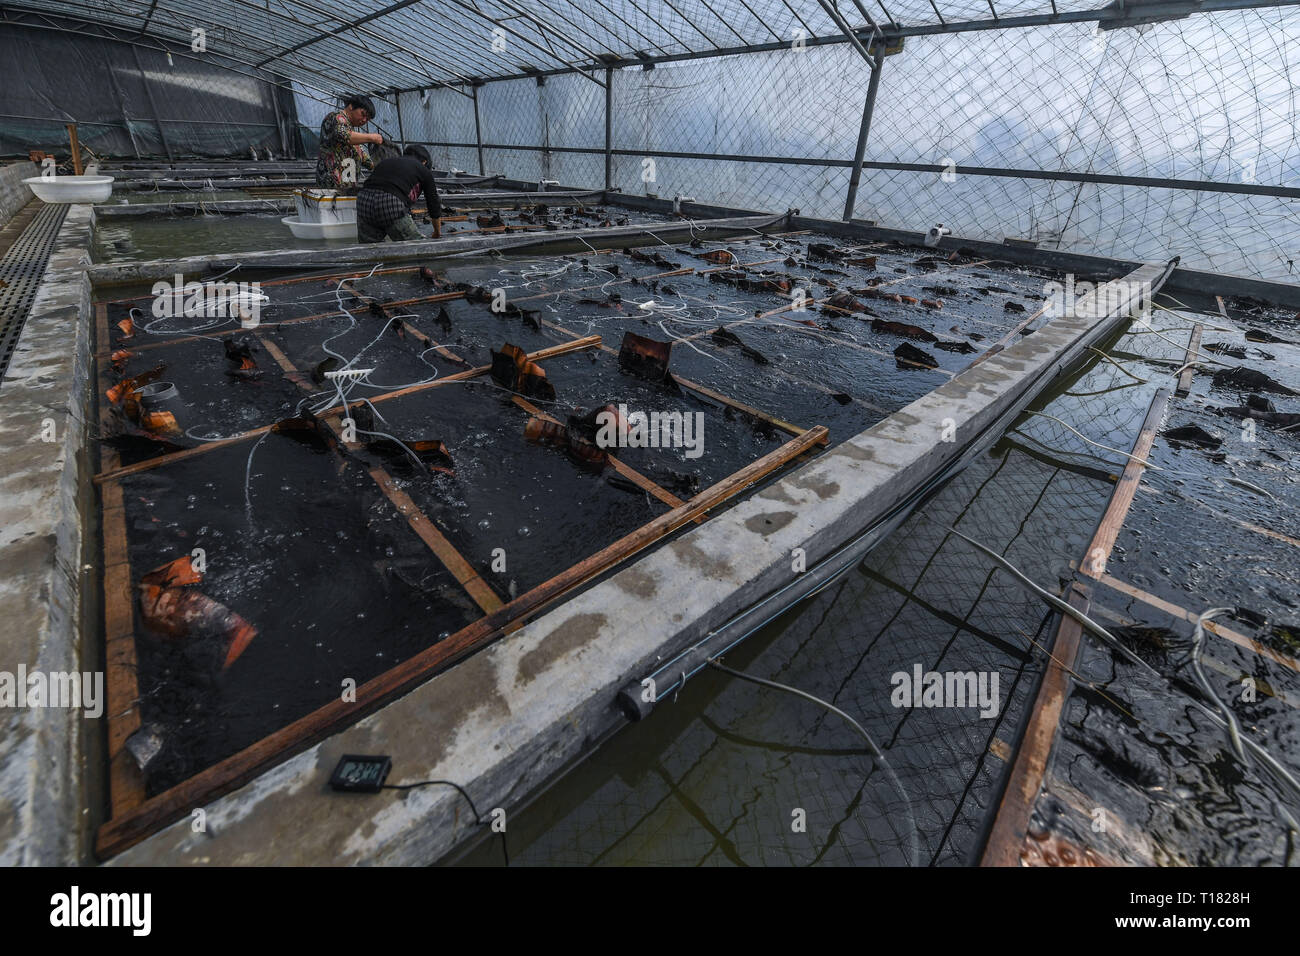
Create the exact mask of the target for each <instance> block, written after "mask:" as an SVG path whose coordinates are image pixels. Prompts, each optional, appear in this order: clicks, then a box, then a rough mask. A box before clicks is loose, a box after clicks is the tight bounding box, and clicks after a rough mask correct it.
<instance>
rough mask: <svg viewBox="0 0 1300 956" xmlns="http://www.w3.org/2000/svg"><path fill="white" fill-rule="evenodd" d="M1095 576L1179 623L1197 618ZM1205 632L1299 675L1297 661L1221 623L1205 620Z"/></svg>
mask: <svg viewBox="0 0 1300 956" xmlns="http://www.w3.org/2000/svg"><path fill="white" fill-rule="evenodd" d="M1095 577H1096V579H1097V581H1098V582H1100V583H1101V584H1103V585H1105V586H1106V587H1108V588H1110V589H1111V590H1112V591H1115V592H1116V593H1118V594H1123V595H1124V596H1125V597H1127V598H1131V599H1132V600H1134V601H1141V602H1142V603H1143V604H1145V605H1147V606H1148V607H1153V608H1155V609H1156V610H1158V611H1163V612H1164V613H1166V614H1168V615H1169V616H1170V617H1174V618H1177V619H1178V620H1180V621H1186V622H1188V623H1189V624H1195V623H1196V619H1197V617H1198V616H1199V615H1198V614H1196V613H1195V612H1194V611H1189V610H1188V609H1187V608H1185V607H1180V606H1179V605H1177V604H1174V603H1173V602H1172V601H1166V600H1165V599H1164V598H1162V597H1159V596H1158V595H1155V594H1151V593H1150V592H1147V591H1143V590H1142V589H1141V588H1137V587H1134V586H1133V585H1131V584H1129V583H1128V582H1126V581H1121V580H1120V579H1119V578H1116V577H1113V576H1111V575H1109V574H1104V573H1103V574H1101V575H1097V576H1095ZM1205 630H1206V631H1208V632H1209V633H1211V634H1213V635H1215V636H1216V637H1221V638H1223V639H1224V640H1225V641H1229V642H1231V643H1233V644H1236V645H1237V646H1238V647H1240V648H1243V649H1245V650H1248V651H1252V652H1254V653H1256V654H1258V655H1259V656H1260V657H1265V658H1268V660H1270V661H1272V662H1273V663H1274V664H1277V665H1278V666H1279V667H1285V668H1286V669H1287V670H1289V671H1292V672H1294V673H1297V674H1300V661H1297V660H1296V659H1295V658H1294V657H1291V656H1289V655H1287V654H1283V653H1281V652H1280V651H1275V650H1273V648H1271V647H1267V646H1265V645H1263V644H1261V643H1260V642H1259V641H1257V640H1255V639H1254V638H1251V637H1247V636H1246V635H1245V634H1242V633H1241V632H1240V631H1234V630H1233V629H1232V628H1230V627H1228V626H1227V625H1225V624H1222V623H1220V622H1218V621H1206V622H1205Z"/></svg>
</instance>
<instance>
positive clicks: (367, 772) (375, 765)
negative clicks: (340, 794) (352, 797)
mask: <svg viewBox="0 0 1300 956" xmlns="http://www.w3.org/2000/svg"><path fill="white" fill-rule="evenodd" d="M392 769H393V759H392V758H391V757H368V756H365V755H363V754H344V755H343V756H342V757H340V758H339V763H338V766H337V767H335V768H334V775H333V776H332V777H330V786H331V787H332V788H333V789H335V790H342V791H344V792H347V793H378V792H379V791H380V790H382V789H383V786H384V781H385V780H387V779H388V771H390V770H392Z"/></svg>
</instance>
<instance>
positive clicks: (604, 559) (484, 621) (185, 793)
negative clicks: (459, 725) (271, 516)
mask: <svg viewBox="0 0 1300 956" xmlns="http://www.w3.org/2000/svg"><path fill="white" fill-rule="evenodd" d="M825 431H826V430H825V429H824V428H821V427H817V428H813V429H810V430H809V431H808V432H806V433H804V434H803V435H801V436H799V437H798V438H794V439H791V440H790V441H789V442H787V443H786V444H784V445H782V446H781V447H780V448H778V449H776V450H774V451H772V452H770V453H769V454H767V455H764V456H763V457H762V458H760V459H758V460H757V461H754V462H751V463H750V464H749V465H746V466H745V467H744V468H742V469H740V470H739V471H737V472H736V473H735V474H733V475H730V476H729V477H727V478H724V479H723V480H722V481H720V482H718V483H717V484H715V485H712V486H711V487H709V488H707V489H705V490H704V491H702V492H700V494H698V495H696V496H695V497H694V498H692V499H691V500H690V501H688V502H685V503H683V504H682V505H681V506H680V507H677V508H674V509H673V510H671V511H669V512H666V513H665V514H662V515H660V516H659V517H657V518H655V519H654V520H652V521H651V522H649V523H648V524H646V525H644V526H643V527H641V528H638V529H637V530H636V531H633V532H632V533H631V534H629V535H626V536H624V537H622V538H620V539H619V540H618V541H615V542H614V543H613V544H611V545H609V546H607V547H605V548H603V549H602V550H600V551H599V552H597V553H596V554H594V555H592V556H591V557H589V558H587V559H586V560H585V561H582V562H579V563H578V564H576V565H574V566H573V567H571V568H569V569H568V570H567V571H563V572H561V573H560V574H558V575H556V576H555V577H553V578H551V579H550V580H549V581H546V582H544V583H542V584H540V585H538V586H537V587H535V588H533V589H532V590H530V591H527V592H525V593H524V594H521V595H520V596H519V597H517V598H515V599H514V600H513V601H511V602H510V603H509V604H506V605H505V606H504V607H502V608H501V609H500V610H499V611H496V612H494V613H492V614H489V615H487V616H486V617H483V618H480V619H479V620H477V621H474V622H473V623H471V624H469V625H467V626H466V627H464V628H462V629H461V630H459V631H457V632H456V633H455V634H453V635H451V636H450V637H448V638H447V639H445V640H443V641H440V642H438V643H437V644H434V645H432V646H430V647H428V648H426V649H425V650H423V651H421V652H420V653H418V654H416V655H414V656H413V657H410V658H408V659H407V660H405V661H403V662H402V663H400V664H398V665H397V666H395V667H393V668H391V669H390V670H387V671H385V672H384V673H383V674H380V675H379V676H378V677H375V678H372V679H371V680H369V681H367V682H366V683H365V684H363V685H362V686H361V687H359V688H357V699H356V702H355V703H347V702H343V701H341V700H334V701H331V702H330V703H328V704H326V705H324V706H323V707H320V708H319V709H317V710H315V711H313V712H312V713H310V714H308V715H307V716H305V717H302V718H300V719H298V720H296V721H294V722H293V723H291V724H289V725H288V726H286V727H282V728H281V729H280V730H277V731H275V732H274V733H272V734H270V735H268V736H266V737H264V738H262V739H261V740H259V741H258V742H257V743H255V744H253V745H252V746H250V747H247V748H245V749H244V750H242V751H240V752H239V753H237V754H234V755H233V756H231V757H228V758H226V759H225V760H223V761H221V762H220V763H217V764H214V765H213V766H211V767H209V768H207V769H206V770H203V771H201V772H200V773H198V774H195V775H194V776H193V777H190V778H189V779H188V780H186V781H184V782H182V783H180V784H177V785H176V786H175V787H172V788H171V789H170V790H167V791H166V792H164V793H161V794H158V795H157V796H155V797H152V798H151V799H149V800H147V801H145V802H144V803H143V804H141V805H140V806H139V807H136V808H135V809H134V810H133V811H131V812H130V813H128V814H126V815H124V816H122V817H121V818H115V819H112V820H109V821H108V822H107V823H105V824H104V825H103V826H101V827H100V828H99V831H98V833H97V835H96V840H95V852H96V854H97V855H98V856H99V857H100V858H101V859H104V858H108V857H111V856H113V855H115V854H117V853H120V852H122V851H123V850H125V849H126V848H128V847H130V846H133V845H135V844H136V843H139V842H140V841H141V840H143V839H145V837H147V836H149V835H150V834H151V833H153V832H154V831H155V830H157V829H159V828H160V827H163V826H165V825H167V824H168V823H172V822H174V821H175V820H178V819H180V818H181V817H183V816H185V815H187V814H188V813H189V812H190V811H191V810H192V809H193V808H194V807H198V806H203V805H204V804H206V803H208V802H210V801H212V800H214V799H216V798H217V797H219V796H222V795H223V794H226V793H229V792H231V791H232V790H235V789H237V788H238V787H240V786H242V785H243V784H245V783H247V782H248V781H249V780H251V779H253V778H254V777H255V776H257V775H258V774H259V773H261V772H262V771H264V770H266V769H268V768H269V767H271V766H274V765H275V764H277V763H279V762H280V761H282V760H285V759H287V758H288V757H290V756H292V755H293V754H294V753H298V752H301V751H302V750H305V749H306V748H307V747H309V746H311V745H312V744H314V743H316V742H317V741H319V740H322V739H324V738H325V737H327V736H329V735H330V734H332V733H334V732H336V731H338V730H340V729H341V728H342V727H344V726H346V725H348V724H351V723H353V722H355V721H356V720H359V719H360V718H361V717H362V716H364V715H365V714H367V713H370V712H372V711H374V710H375V709H377V708H378V707H379V706H380V705H382V704H384V703H386V702H387V701H389V700H392V699H393V698H394V697H397V696H399V695H400V694H403V693H405V692H407V691H409V690H411V689H412V688H414V687H416V686H417V685H419V684H421V683H423V682H424V681H426V680H428V679H429V678H430V677H433V676H434V675H435V674H437V673H440V672H441V671H444V670H446V669H447V668H448V667H450V666H452V665H453V664H455V663H456V662H457V661H460V660H462V659H464V658H465V657H466V656H468V655H469V654H471V653H473V652H475V651H477V650H480V649H481V648H483V647H485V646H487V645H488V644H490V643H492V642H493V641H495V640H497V639H498V638H499V637H501V635H502V634H503V633H504V632H505V631H506V629H507V628H510V627H514V626H517V625H518V624H519V623H520V622H521V621H522V620H523V619H524V618H526V617H529V616H531V615H533V614H536V613H537V612H538V611H540V610H541V609H542V608H544V607H546V606H548V605H550V604H551V603H553V602H554V601H556V600H557V599H559V598H560V597H562V596H563V595H565V594H567V593H568V592H569V591H571V590H573V589H574V588H576V587H578V586H580V585H582V584H583V583H585V582H586V581H588V580H590V579H591V578H593V577H595V576H596V575H598V574H601V573H603V572H605V571H608V570H610V569H611V568H613V567H614V566H616V565H617V564H619V563H621V562H623V561H625V560H627V559H628V558H630V557H632V556H633V555H635V554H637V553H639V552H640V551H642V550H644V549H645V548H647V547H649V546H650V545H652V544H654V543H655V542H657V541H659V540H661V539H662V538H663V537H664V536H666V535H668V534H670V533H671V532H673V531H675V530H676V529H678V528H680V527H681V526H682V525H684V524H686V523H688V522H690V521H692V520H693V519H694V518H695V517H696V516H697V515H700V514H704V513H705V512H708V511H710V510H712V509H714V508H717V507H719V506H720V505H723V504H725V503H726V502H727V501H728V500H730V499H731V498H733V497H735V496H736V495H737V494H739V493H740V492H741V491H743V490H744V489H746V488H748V487H749V486H750V485H752V484H753V483H754V482H756V481H760V480H762V479H763V478H764V477H766V476H767V475H769V474H771V473H772V472H774V471H776V470H777V469H779V468H781V467H782V466H783V465H785V464H786V463H787V462H789V461H791V460H793V459H794V458H796V457H798V456H799V455H801V454H803V453H804V452H805V451H807V450H808V449H809V448H811V447H812V446H813V445H815V444H817V443H818V442H819V441H820V440H821V439H822V437H823V436H824V434H825Z"/></svg>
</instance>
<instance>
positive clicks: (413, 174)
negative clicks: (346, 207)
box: [357, 146, 442, 242]
mask: <svg viewBox="0 0 1300 956" xmlns="http://www.w3.org/2000/svg"><path fill="white" fill-rule="evenodd" d="M432 166H433V160H432V159H431V158H430V156H429V151H428V150H427V149H425V148H424V147H423V146H408V147H406V153H405V155H403V156H397V157H395V158H393V159H385V160H384V161H383V162H381V163H380V164H379V165H378V166H376V167H375V171H374V172H373V173H371V174H370V178H369V179H367V180H366V182H365V185H363V186H362V187H361V191H360V192H359V193H357V238H358V239H360V240H361V241H362V242H383V241H384V238H385V237H387V238H389V239H392V240H393V241H395V242H400V241H402V240H404V239H423V238H424V236H422V235H421V234H420V230H419V229H417V228H416V226H415V220H414V219H412V218H411V205H412V203H414V202H415V200H416V199H418V198H419V196H420V193H424V201H425V203H426V204H427V205H428V207H429V216H430V217H431V218H432V219H433V234H434V236H441V235H442V203H441V202H440V201H439V199H438V187H437V186H436V185H435V184H434V181H433V172H432V171H431V168H432Z"/></svg>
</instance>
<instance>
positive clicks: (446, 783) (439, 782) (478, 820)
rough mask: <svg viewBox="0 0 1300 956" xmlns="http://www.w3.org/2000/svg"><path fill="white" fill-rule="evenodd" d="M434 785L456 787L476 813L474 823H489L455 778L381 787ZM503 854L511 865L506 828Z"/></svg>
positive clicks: (389, 788)
mask: <svg viewBox="0 0 1300 956" xmlns="http://www.w3.org/2000/svg"><path fill="white" fill-rule="evenodd" d="M432 786H442V787H455V788H456V792H457V793H459V794H460V795H461V796H462V797H464V798H465V802H466V803H468V804H469V809H470V812H471V813H472V814H474V823H475V824H476V825H477V826H485V825H486V824H487V821H486V820H484V819H483V817H482V816H481V815H480V814H479V812H478V807H476V806H474V801H473V799H472V798H471V797H470V795H469V794H468V793H466V792H465V788H464V787H462V786H461V785H460V784H458V783H456V781H454V780H417V781H416V782H415V783H386V784H384V785H383V786H382V787H381V789H383V790H414V789H416V788H417V787H432ZM501 856H502V857H504V858H505V861H506V866H509V865H510V851H509V849H508V848H507V847H506V831H505V830H502V831H501Z"/></svg>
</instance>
